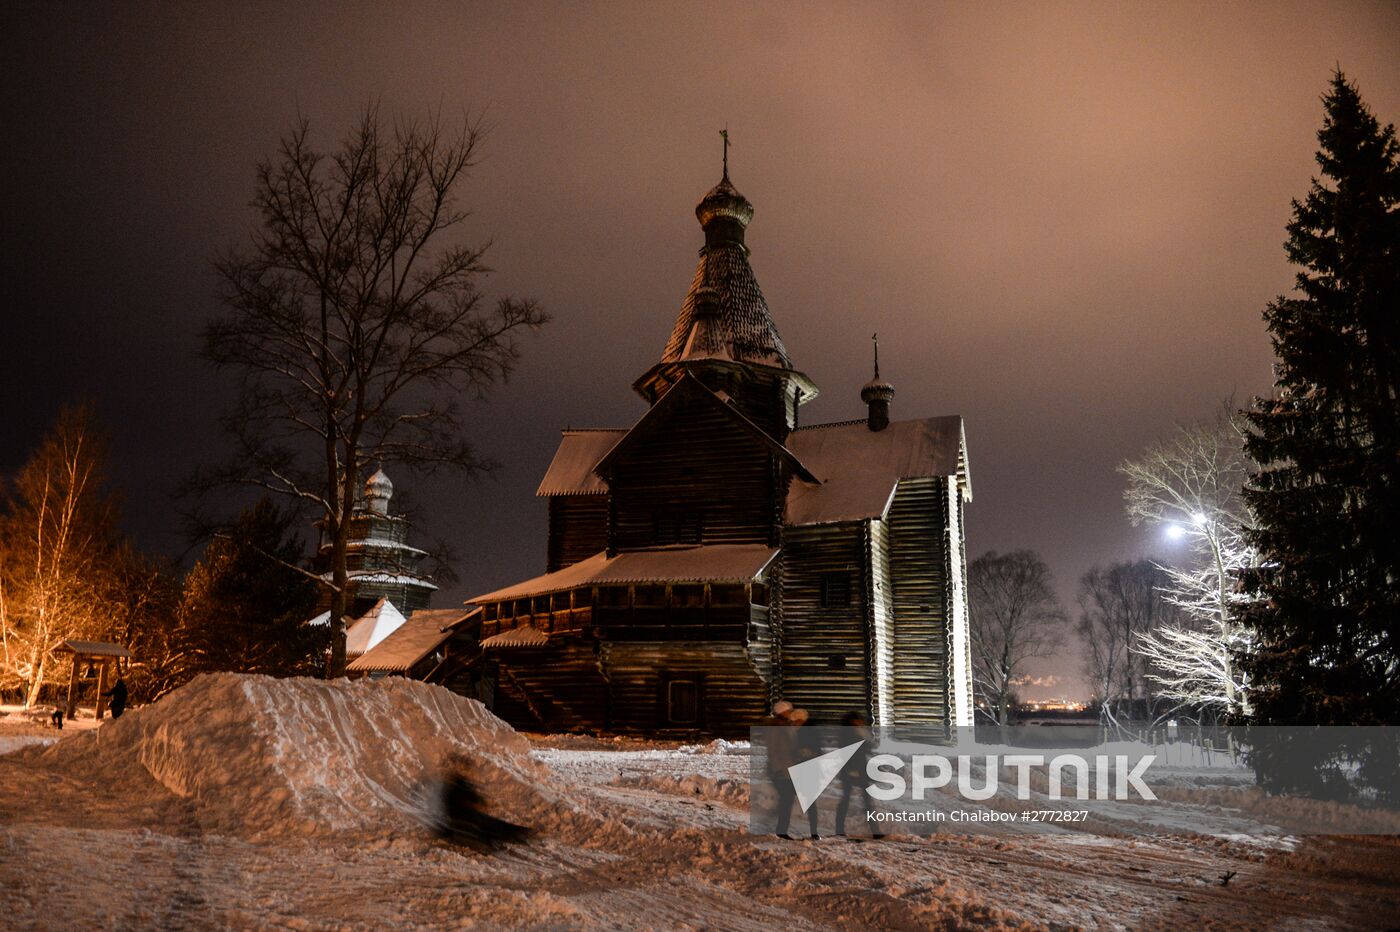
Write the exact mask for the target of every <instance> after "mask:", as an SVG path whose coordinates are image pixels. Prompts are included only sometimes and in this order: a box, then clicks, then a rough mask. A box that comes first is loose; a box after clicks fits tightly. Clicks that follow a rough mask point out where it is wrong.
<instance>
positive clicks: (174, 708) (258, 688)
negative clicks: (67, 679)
mask: <svg viewBox="0 0 1400 932" xmlns="http://www.w3.org/2000/svg"><path fill="white" fill-rule="evenodd" d="M21 753H28V754H33V755H35V756H34V758H33V760H34V762H35V763H36V764H38V765H39V766H46V767H50V768H53V769H55V770H58V771H60V772H62V773H64V774H66V775H69V776H74V777H81V778H96V779H97V780H99V781H101V782H102V783H105V784H107V785H109V786H118V787H130V788H131V789H130V791H131V792H132V793H139V792H142V790H141V788H140V784H141V783H142V782H143V781H139V780H137V779H134V778H133V774H134V773H136V772H139V771H143V770H144V771H145V772H146V773H149V774H150V776H151V777H152V778H153V779H154V781H155V782H156V783H158V784H159V785H160V786H161V787H163V788H164V790H166V791H168V792H169V793H173V794H175V795H176V796H179V797H182V798H183V799H185V800H187V801H188V803H189V805H190V806H191V809H192V812H193V814H194V816H195V817H196V818H197V820H198V821H199V823H200V824H201V826H202V827H203V828H204V830H205V831H212V832H224V833H229V834H239V835H252V836H266V835H284V834H298V835H316V834H319V833H322V832H326V831H341V832H344V831H352V832H363V833H373V834H378V835H384V834H397V833H400V832H403V831H406V830H421V827H422V826H423V825H425V824H431V823H432V822H433V820H434V813H435V807H436V805H437V803H438V798H437V794H436V793H435V791H434V787H435V785H436V784H435V781H436V779H437V777H438V776H439V775H440V774H441V773H442V772H443V769H444V767H445V766H452V765H454V764H455V765H459V766H462V767H464V768H465V770H466V772H467V773H468V775H469V777H470V779H471V780H472V781H473V783H474V784H475V785H477V786H478V787H479V789H480V790H481V793H482V795H483V796H484V797H485V799H486V802H487V806H488V809H489V810H490V812H491V813H492V814H493V815H496V816H499V817H501V818H505V819H508V820H510V821H515V822H520V823H524V824H527V825H532V826H536V827H540V826H541V825H545V826H548V827H552V828H555V829H560V830H564V831H565V833H566V834H573V833H574V832H570V831H568V830H569V829H574V830H575V831H577V830H580V829H583V828H585V827H586V826H592V827H594V828H596V826H597V825H598V823H599V822H600V821H601V819H602V818H603V817H602V814H601V813H598V812H594V811H590V810H588V809H587V808H586V807H584V806H583V805H582V804H581V801H580V800H578V799H576V798H574V799H568V798H565V796H564V795H563V794H561V793H560V792H559V791H558V790H559V787H558V782H557V779H556V778H555V777H554V776H553V775H552V774H550V772H549V771H548V770H547V769H545V768H544V767H543V766H542V765H540V764H539V763H538V762H536V761H534V760H532V759H531V758H530V745H529V742H528V741H527V740H526V739H525V738H523V737H521V736H520V735H518V734H516V733H515V731H514V730H513V729H512V728H511V727H510V726H509V725H507V724H506V723H504V722H502V721H501V720H500V719H498V718H496V717H495V716H494V715H492V714H491V713H490V712H489V711H487V710H486V708H485V707H484V706H482V705H481V703H479V702H476V701H475V700H471V699H464V698H462V697H461V696H457V695H455V694H454V693H451V692H449V691H447V690H445V689H443V688H441V687H438V686H430V685H427V684H425V683H419V682H416V681H413V680H407V679H403V678H400V677H388V678H384V679H379V680H368V679H362V680H355V681H350V680H335V681H324V680H313V679H275V678H272V677H266V676H242V675H237V674H231V673H220V674H211V675H207V676H201V677H199V678H197V679H195V680H194V681H192V682H191V683H189V684H188V685H186V686H184V687H182V688H181V689H179V690H176V691H175V692H173V693H171V694H170V695H168V696H166V697H165V698H163V699H162V700H161V701H159V702H157V703H155V704H154V705H151V706H148V707H146V708H142V709H136V710H133V711H132V712H130V713H128V714H127V715H126V716H123V717H122V718H121V719H118V720H116V721H113V722H110V723H109V724H107V725H106V726H105V727H104V728H102V729H101V730H100V731H97V732H91V733H88V734H84V735H81V736H77V737H75V738H72V739H70V740H66V741H62V742H59V743H58V744H57V745H55V746H54V747H52V748H49V749H47V750H44V751H28V752H21ZM147 792H149V791H147ZM570 795H571V796H574V797H576V796H577V794H570Z"/></svg>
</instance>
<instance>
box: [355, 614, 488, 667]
mask: <svg viewBox="0 0 1400 932" xmlns="http://www.w3.org/2000/svg"><path fill="white" fill-rule="evenodd" d="M475 611H480V609H476V610H475ZM471 614H472V612H469V611H468V610H466V609H461V608H449V609H431V610H430V609H420V610H419V611H416V612H414V613H413V614H412V615H410V616H409V617H408V619H407V620H406V621H404V623H403V624H401V625H400V626H399V627H398V628H397V629H396V630H395V631H393V632H391V633H390V634H389V635H388V636H387V637H385V638H384V639H383V640H382V641H380V642H379V643H378V644H376V645H375V646H374V647H371V648H370V649H369V650H367V651H366V652H365V653H364V654H363V655H362V656H360V657H359V658H358V659H356V660H355V661H354V662H352V663H351V664H350V665H349V666H348V667H347V668H346V669H347V670H349V671H350V672H352V673H403V672H405V671H407V670H411V669H412V668H413V667H414V666H416V665H417V664H418V663H419V662H420V661H422V660H423V658H425V657H427V656H428V655H429V654H431V653H432V652H433V651H435V650H437V649H438V648H439V647H441V646H442V645H443V643H444V642H445V641H446V640H447V639H448V638H450V637H452V627H453V626H454V625H456V624H459V623H460V622H462V621H463V620H465V619H466V618H468V617H469V616H470V615H471Z"/></svg>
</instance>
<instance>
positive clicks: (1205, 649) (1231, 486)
mask: <svg viewBox="0 0 1400 932" xmlns="http://www.w3.org/2000/svg"><path fill="white" fill-rule="evenodd" d="M1118 471H1119V472H1120V473H1122V474H1123V475H1124V476H1126V477H1127V479H1128V488H1127V491H1126V492H1125V493H1124V495H1125V497H1126V499H1127V509H1128V517H1129V520H1131V521H1132V523H1133V524H1134V525H1140V524H1145V525H1148V526H1150V527H1154V528H1157V529H1159V530H1160V531H1162V532H1163V533H1164V534H1166V536H1167V537H1169V538H1171V539H1172V540H1174V541H1176V542H1177V543H1178V544H1179V545H1180V546H1181V547H1183V548H1184V549H1185V550H1186V552H1187V559H1186V561H1185V562H1184V563H1183V564H1182V565H1179V566H1165V565H1164V566H1161V570H1162V571H1163V573H1164V574H1165V580H1164V581H1163V583H1162V584H1161V590H1162V592H1163V594H1164V595H1165V597H1166V600H1167V601H1168V602H1170V603H1171V604H1173V605H1175V606H1177V607H1178V608H1180V609H1181V612H1180V613H1179V615H1178V617H1177V618H1176V619H1174V620H1171V621H1167V622H1164V623H1163V624H1161V625H1158V626H1157V627H1155V628H1153V629H1152V630H1149V631H1146V632H1144V633H1142V634H1140V635H1139V636H1138V637H1137V639H1136V641H1135V642H1134V644H1133V645H1132V648H1131V649H1132V650H1134V651H1136V652H1137V653H1139V654H1140V655H1141V656H1142V657H1143V658H1144V659H1146V660H1147V662H1148V671H1149V672H1148V673H1147V676H1148V678H1149V679H1151V680H1152V681H1153V682H1154V683H1155V684H1156V693H1157V695H1158V696H1160V697H1162V698H1164V699H1168V700H1171V701H1173V702H1176V703H1179V704H1180V705H1182V706H1186V707H1191V708H1195V709H1199V710H1202V711H1211V712H1215V713H1228V712H1231V711H1245V712H1247V711H1248V696H1247V692H1246V677H1245V674H1244V673H1243V671H1242V670H1241V669H1240V668H1239V664H1238V663H1237V662H1236V659H1235V658H1236V657H1237V656H1238V655H1239V654H1240V653H1241V652H1243V651H1245V650H1247V649H1248V644H1249V637H1248V632H1247V629H1246V628H1244V626H1243V625H1241V624H1240V623H1239V621H1238V620H1237V619H1236V617H1235V616H1236V613H1237V611H1238V610H1239V609H1240V607H1241V606H1243V605H1244V604H1245V603H1246V602H1248V596H1247V595H1245V594H1244V593H1243V592H1241V591H1240V589H1239V585H1238V575H1239V573H1240V572H1241V571H1242V570H1243V569H1245V568H1246V567H1248V566H1251V565H1252V564H1253V562H1254V559H1253V552H1252V550H1251V549H1250V547H1249V545H1248V544H1247V543H1246V542H1245V537H1244V535H1245V533H1246V532H1247V530H1248V529H1249V527H1250V521H1249V515H1248V512H1247V510H1246V509H1245V507H1244V501H1243V498H1242V496H1241V489H1242V488H1243V486H1244V481H1245V479H1246V477H1247V476H1248V473H1249V463H1248V460H1247V459H1246V457H1245V455H1244V439H1243V436H1242V432H1241V424H1240V418H1239V416H1238V414H1237V413H1236V412H1235V410H1234V405H1233V403H1232V402H1230V401H1227V402H1226V403H1225V404H1224V405H1223V406H1222V408H1221V410H1220V411H1219V412H1218V413H1217V414H1216V416H1215V417H1214V418H1213V419H1212V420H1209V421H1202V422H1197V423H1193V424H1184V425H1180V426H1179V427H1178V428H1177V429H1176V431H1175V432H1174V433H1173V434H1172V435H1171V436H1170V437H1169V438H1167V439H1165V440H1163V441H1160V442H1158V443H1155V444H1153V445H1152V446H1150V447H1148V449H1147V450H1146V451H1144V452H1143V454H1142V456H1140V457H1138V458H1136V459H1132V460H1127V461H1125V462H1124V463H1122V464H1121V465H1120V466H1119V467H1118Z"/></svg>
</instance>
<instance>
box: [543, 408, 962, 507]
mask: <svg viewBox="0 0 1400 932" xmlns="http://www.w3.org/2000/svg"><path fill="white" fill-rule="evenodd" d="M626 433H627V431H622V430H590V431H566V432H565V433H564V438H563V440H562V441H561V442H560V444H559V451H558V452H557V453H555V455H554V461H553V462H552V463H550V465H549V472H548V473H546V474H545V479H544V482H542V483H540V489H539V493H538V494H540V495H593V494H603V493H606V492H607V490H608V489H607V485H606V484H605V483H604V482H603V480H602V479H600V478H599V477H598V475H597V473H595V472H594V471H593V468H594V467H595V466H596V465H597V464H598V461H599V460H601V459H602V458H603V457H604V456H605V455H606V454H607V453H608V452H609V451H610V450H611V449H612V448H613V446H615V445H616V444H617V442H618V441H619V440H620V439H621V438H622V436H623V435H624V434H626ZM784 446H785V447H786V448H787V450H789V451H791V453H792V454H793V455H794V456H795V457H796V459H797V460H799V461H800V462H801V463H802V464H803V465H805V466H806V467H807V469H809V470H810V471H811V473H812V475H814V476H815V477H816V478H817V480H818V484H811V483H806V482H794V483H793V484H792V488H791V489H790V490H789V492H788V499H787V523H788V524H794V525H807V524H830V523H835V522H840V521H862V520H866V519H869V518H878V517H880V516H881V515H883V514H884V513H885V508H886V507H887V506H888V504H889V502H890V500H891V498H893V496H894V491H895V485H896V484H897V483H898V482H899V480H900V479H918V478H925V477H929V476H957V478H958V485H959V487H960V488H961V489H962V492H963V495H964V497H965V498H968V499H970V498H971V497H972V482H971V478H970V476H969V473H968V467H967V444H966V441H965V440H964V437H963V422H962V418H961V417H959V416H957V415H950V416H947V417H926V418H915V419H912V420H904V421H891V422H890V424H889V426H887V427H886V428H885V429H884V430H871V429H870V428H869V427H868V426H867V425H866V422H865V420H863V419H862V420H859V421H842V422H840V423H836V424H818V425H814V426H812V427H803V428H800V429H798V430H795V431H793V432H792V433H791V434H789V435H788V438H787V443H786V444H785V445H784Z"/></svg>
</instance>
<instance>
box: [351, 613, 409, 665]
mask: <svg viewBox="0 0 1400 932" xmlns="http://www.w3.org/2000/svg"><path fill="white" fill-rule="evenodd" d="M403 623H404V617H403V613H402V612H400V611H399V610H398V609H397V608H395V607H394V603H393V602H390V601H389V600H388V599H380V600H379V601H378V602H375V603H374V607H373V608H371V609H370V610H369V611H367V612H365V613H364V614H363V615H361V616H360V617H359V618H357V619H356V620H355V621H354V623H352V624H351V625H350V626H349V628H348V629H347V630H346V632H345V656H347V657H358V656H360V655H361V654H363V653H365V652H366V651H368V650H370V649H371V648H373V647H374V646H375V645H376V644H378V643H379V642H380V641H382V640H384V639H385V638H386V637H388V636H389V635H390V634H393V633H394V632H395V631H397V630H398V629H399V626H400V625H402V624H403Z"/></svg>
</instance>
